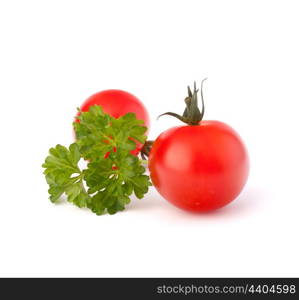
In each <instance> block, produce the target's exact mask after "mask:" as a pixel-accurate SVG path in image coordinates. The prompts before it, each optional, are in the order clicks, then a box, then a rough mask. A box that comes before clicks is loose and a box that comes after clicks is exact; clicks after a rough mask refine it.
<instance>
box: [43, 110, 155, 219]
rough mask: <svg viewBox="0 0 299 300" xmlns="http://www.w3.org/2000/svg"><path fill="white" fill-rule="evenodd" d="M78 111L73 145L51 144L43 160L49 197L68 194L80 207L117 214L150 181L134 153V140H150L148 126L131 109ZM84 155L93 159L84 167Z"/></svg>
mask: <svg viewBox="0 0 299 300" xmlns="http://www.w3.org/2000/svg"><path fill="white" fill-rule="evenodd" d="M79 112H80V115H79V116H78V117H77V119H78V122H74V124H73V125H74V129H75V132H76V137H77V141H76V142H75V143H73V144H71V145H70V147H69V148H66V147H64V146H61V145H57V146H56V147H55V148H51V149H50V151H49V156H48V157H47V158H46V160H45V163H44V164H43V167H44V168H45V171H44V174H45V176H46V180H47V183H48V184H49V190H48V191H49V194H50V200H51V201H52V202H54V203H55V202H57V201H58V200H59V199H60V197H61V196H62V195H63V194H65V195H66V196H67V200H68V201H69V202H72V203H73V204H75V205H77V206H78V207H88V208H89V209H91V210H92V211H93V212H94V213H96V214H98V215H101V214H104V213H106V212H108V213H109V214H115V213H116V212H118V211H122V210H124V209H125V206H126V204H128V203H129V202H130V196H131V195H132V194H133V193H134V194H135V195H136V197H137V198H139V199H141V198H143V197H144V195H145V194H146V193H147V192H148V188H149V186H150V185H151V183H150V180H149V176H147V175H145V174H144V173H145V168H144V167H143V166H142V160H140V159H139V158H138V157H137V156H134V155H132V154H131V153H130V151H131V150H134V149H135V148H136V143H135V142H136V141H138V142H140V143H144V142H145V141H146V136H145V132H146V130H147V128H146V127H145V126H143V125H142V124H143V121H141V120H137V119H136V116H135V114H133V113H128V114H126V115H124V116H122V117H120V118H118V119H116V118H113V117H111V116H110V115H108V114H105V113H104V112H103V110H102V108H101V107H100V106H97V105H95V106H91V107H90V109H89V111H88V112H82V111H79ZM81 158H83V159H85V160H87V161H89V163H88V164H87V168H86V169H84V170H81V169H80V168H79V167H78V162H79V161H80V159H81ZM85 187H86V188H85Z"/></svg>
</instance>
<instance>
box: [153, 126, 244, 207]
mask: <svg viewBox="0 0 299 300" xmlns="http://www.w3.org/2000/svg"><path fill="white" fill-rule="evenodd" d="M149 170H150V175H151V179H152V182H153V184H154V186H155V187H156V188H157V190H158V191H159V193H160V194H161V195H162V196H163V197H164V198H165V199H167V200H168V201H170V202H171V203H173V204H174V205H176V206H177V207H179V208H182V209H184V210H189V211H194V212H201V211H209V210H213V209H217V208H220V207H222V206H224V205H226V204H228V203H229V202H231V201H232V200H234V199H235V198H236V197H237V196H238V195H239V193H240V192H241V190H242V188H243V187H244V185H245V183H246V180H247V177H248V171H249V159H248V154H247V151H246V148H245V146H244V144H243V142H242V140H241V138H240V136H239V135H238V134H237V133H236V132H235V131H234V130H233V129H232V128H231V127H229V126H228V125H226V124H224V123H222V122H218V121H202V122H201V123H200V125H195V126H179V127H175V128H171V129H169V130H166V131H165V132H163V133H162V134H161V135H160V136H159V137H158V138H157V139H156V141H155V142H154V144H153V147H152V149H151V152H150V155H149Z"/></svg>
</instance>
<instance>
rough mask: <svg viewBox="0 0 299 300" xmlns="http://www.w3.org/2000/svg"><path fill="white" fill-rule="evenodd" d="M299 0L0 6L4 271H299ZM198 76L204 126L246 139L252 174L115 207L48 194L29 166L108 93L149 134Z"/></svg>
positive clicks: (167, 121) (0, 271) (37, 164)
mask: <svg viewBox="0 0 299 300" xmlns="http://www.w3.org/2000/svg"><path fill="white" fill-rule="evenodd" d="M298 15H299V7H298V1H287V0H283V1H274V0H271V1H261V0H259V1H253V0H251V1H240V0H238V1H228V0H226V1H214V0H209V1H208V0H207V1H200V0H196V1H188V0H181V1H174V0H171V1H166V0H163V1H161V0H159V1H153V0H151V1H111V0H109V1H108V0H107V1H86V0H84V1H8V0H7V1H5V0H4V1H1V2H0V44H1V45H0V101H1V112H0V113H1V117H0V122H1V124H0V125H1V126H0V130H1V131H0V137H1V147H0V152H1V158H0V159H1V172H0V177H1V181H0V182H1V194H0V275H1V276H196V277H197V276H200V277H207V276H211V277H217V276H299V262H298V250H299V242H298V225H299V219H298V212H299V197H298V186H299V184H298V179H299V178H298V168H299V159H298V153H299V151H298V150H299V147H298V131H299V126H298V117H297V116H298V113H299V84H298V81H299V44H298V30H299V18H298ZM204 77H208V81H207V82H206V85H205V91H204V93H205V99H206V117H205V118H206V119H216V120H221V121H224V122H226V123H228V124H230V125H231V126H233V127H234V128H235V129H236V130H237V131H238V132H239V134H240V135H241V136H242V137H243V139H244V141H245V143H246V145H247V147H248V150H249V153H250V159H251V173H250V178H249V181H248V183H247V185H246V187H245V189H244V190H243V192H242V194H241V195H240V196H239V197H238V198H237V199H236V200H235V201H234V202H233V203H232V204H231V205H229V206H227V207H226V208H224V209H221V210H218V211H215V212H214V213H209V214H199V215H197V214H190V213H187V212H184V211H181V210H179V209H177V208H175V207H173V206H171V205H170V204H169V203H168V202H166V201H165V200H164V199H162V198H161V197H160V196H159V194H158V193H157V192H155V190H154V188H151V192H150V193H149V194H147V195H146V197H145V198H144V199H143V200H141V201H139V200H136V199H133V201H132V203H131V204H130V206H129V207H128V209H127V210H126V211H124V212H122V213H118V214H116V215H114V216H110V215H105V216H96V215H94V214H92V213H91V212H89V211H88V210H84V209H78V208H76V207H75V206H72V205H71V204H60V205H53V204H51V203H50V202H49V201H48V199H47V198H48V195H47V185H46V183H45V180H44V177H43V175H42V171H43V170H42V168H41V164H42V162H43V160H44V158H45V156H46V155H47V151H48V148H50V147H51V146H54V145H56V144H57V143H61V144H64V145H68V144H69V143H71V142H72V129H71V122H72V120H73V119H72V118H73V115H74V114H75V112H76V110H75V109H76V107H77V106H80V104H81V103H82V102H83V101H84V100H85V99H86V98H87V97H88V96H89V95H91V94H92V93H94V92H97V91H100V90H103V89H108V88H119V89H124V90H127V91H130V92H131V93H133V94H135V95H136V96H138V97H139V98H140V99H141V100H142V101H143V102H144V103H145V105H146V106H147V108H148V110H149V112H150V115H151V119H152V127H151V133H150V138H152V139H153V138H155V137H156V136H157V135H158V134H159V133H160V132H162V131H163V130H166V129H167V128H169V127H171V126H174V125H177V124H179V123H178V121H176V120H174V119H171V118H170V117H164V118H161V119H160V120H159V121H156V120H155V119H156V116H157V115H158V114H160V113H163V112H165V111H169V110H171V111H175V112H178V113H181V112H182V111H183V109H184V103H183V99H184V97H185V96H186V86H187V85H188V84H192V82H193V81H194V80H197V81H198V82H200V80H201V79H202V78H204Z"/></svg>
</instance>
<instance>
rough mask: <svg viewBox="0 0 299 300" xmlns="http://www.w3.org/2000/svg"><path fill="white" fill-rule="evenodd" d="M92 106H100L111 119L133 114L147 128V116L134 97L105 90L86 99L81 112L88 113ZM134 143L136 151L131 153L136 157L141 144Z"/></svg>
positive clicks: (117, 91) (140, 103) (122, 92)
mask: <svg viewBox="0 0 299 300" xmlns="http://www.w3.org/2000/svg"><path fill="white" fill-rule="evenodd" d="M92 105H100V106H102V108H103V110H104V112H105V113H107V114H109V115H111V116H112V117H115V118H119V117H121V116H123V115H125V114H126V113H129V112H131V113H135V114H136V118H137V119H139V120H143V121H144V126H146V127H147V128H149V125H150V121H149V115H148V113H147V110H146V108H145V107H144V105H143V104H142V102H141V101H140V100H139V99H138V98H137V97H135V96H134V95H132V94H130V93H128V92H125V91H121V90H105V91H101V92H98V93H96V94H94V95H92V96H90V97H89V98H88V99H86V100H85V102H84V103H83V104H82V106H81V110H82V111H88V110H89V107H90V106H92ZM135 142H136V149H135V150H132V151H131V153H132V154H134V155H137V154H138V153H139V151H140V149H141V148H142V146H143V145H142V144H141V143H139V142H137V141H135Z"/></svg>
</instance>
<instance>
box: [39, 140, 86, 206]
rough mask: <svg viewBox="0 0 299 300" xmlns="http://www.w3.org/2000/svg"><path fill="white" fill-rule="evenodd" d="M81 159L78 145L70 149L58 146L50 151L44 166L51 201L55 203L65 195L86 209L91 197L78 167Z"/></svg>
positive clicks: (70, 200) (73, 145)
mask: <svg viewBox="0 0 299 300" xmlns="http://www.w3.org/2000/svg"><path fill="white" fill-rule="evenodd" d="M80 158H81V154H80V151H79V146H78V145H77V144H76V143H73V144H71V145H70V147H69V149H67V148H66V147H64V146H61V145H57V146H56V147H55V148H51V149H50V150H49V156H48V157H47V158H46V160H45V162H44V164H43V165H42V167H43V168H45V171H44V174H45V176H46V180H47V183H48V184H49V187H50V188H49V190H48V192H49V194H50V200H51V201H52V202H53V203H55V202H57V201H58V199H59V198H60V197H61V196H62V195H63V194H66V195H67V200H68V201H69V202H72V203H74V204H75V205H77V206H78V207H86V206H87V202H88V201H89V199H90V196H89V195H88V194H87V192H86V191H85V188H84V185H83V173H82V172H81V170H80V169H79V167H78V162H79V160H80Z"/></svg>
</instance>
